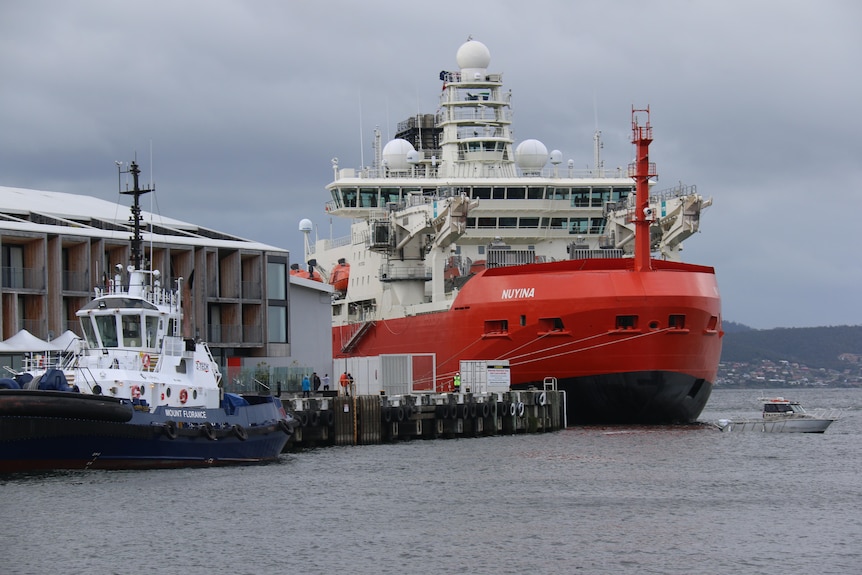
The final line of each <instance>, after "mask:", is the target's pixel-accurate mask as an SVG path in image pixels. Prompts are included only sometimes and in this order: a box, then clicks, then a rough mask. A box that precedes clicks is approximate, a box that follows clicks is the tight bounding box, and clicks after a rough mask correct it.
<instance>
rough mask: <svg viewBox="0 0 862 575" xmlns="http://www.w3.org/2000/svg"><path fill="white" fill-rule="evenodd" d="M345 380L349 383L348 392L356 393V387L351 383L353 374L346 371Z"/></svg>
mask: <svg viewBox="0 0 862 575" xmlns="http://www.w3.org/2000/svg"><path fill="white" fill-rule="evenodd" d="M347 382H348V383H350V393H351V394H353V395H356V387H355V386H354V385H353V375H352V374H351V373H350V372H349V371H348V372H347Z"/></svg>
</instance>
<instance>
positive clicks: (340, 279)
mask: <svg viewBox="0 0 862 575" xmlns="http://www.w3.org/2000/svg"><path fill="white" fill-rule="evenodd" d="M349 281H350V264H349V263H347V261H346V260H345V259H344V258H340V259H339V260H338V265H337V266H335V267H334V268H333V269H332V273H330V274H329V285H331V286H332V289H334V290H335V291H340V292H346V291H347V283H348V282H349Z"/></svg>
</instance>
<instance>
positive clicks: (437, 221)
mask: <svg viewBox="0 0 862 575" xmlns="http://www.w3.org/2000/svg"><path fill="white" fill-rule="evenodd" d="M405 204H406V205H405ZM405 204H402V205H400V206H396V207H395V208H394V209H392V210H390V211H389V212H388V213H387V214H385V215H383V214H381V215H379V216H378V217H377V218H375V219H373V220H372V221H371V229H370V232H371V233H370V238H369V242H368V248H369V249H370V250H372V251H377V252H380V253H382V254H384V255H385V259H384V261H383V263H382V265H381V268H380V276H379V277H380V279H381V281H383V282H384V283H386V284H388V286H389V288H390V289H391V290H392V292H393V293H392V296H393V301H394V302H397V303H398V304H400V305H415V304H419V303H423V302H424V301H425V291H426V290H425V283H426V282H428V281H431V290H430V291H431V301H432V302H437V301H442V300H443V299H445V293H444V283H443V267H444V264H445V261H446V257H447V256H448V248H449V247H450V246H451V245H452V244H454V243H455V242H456V241H457V240H458V239H459V238H460V237H461V236H462V235H463V234H464V232H465V231H466V223H467V214H468V213H469V211H470V210H471V209H473V208H475V207H476V206H478V205H479V200H476V199H470V198H468V197H467V196H464V195H460V196H452V197H446V198H437V199H431V198H427V197H423V196H421V195H418V194H417V195H411V196H408V198H407V200H406V203H405Z"/></svg>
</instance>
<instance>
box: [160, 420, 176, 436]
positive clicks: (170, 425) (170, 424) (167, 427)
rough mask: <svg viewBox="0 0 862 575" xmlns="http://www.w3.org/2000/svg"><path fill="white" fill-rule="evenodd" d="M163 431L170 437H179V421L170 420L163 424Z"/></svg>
mask: <svg viewBox="0 0 862 575" xmlns="http://www.w3.org/2000/svg"><path fill="white" fill-rule="evenodd" d="M162 431H163V432H164V434H165V435H166V436H167V438H168V439H176V438H177V422H176V421H173V420H168V421H166V422H165V423H164V425H163V426H162Z"/></svg>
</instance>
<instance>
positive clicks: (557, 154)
mask: <svg viewBox="0 0 862 575" xmlns="http://www.w3.org/2000/svg"><path fill="white" fill-rule="evenodd" d="M548 159H549V160H551V163H552V164H554V165H555V166H556V165H557V164H562V163H563V153H562V152H561V151H559V150H551V155H550V157H549V158H548Z"/></svg>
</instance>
